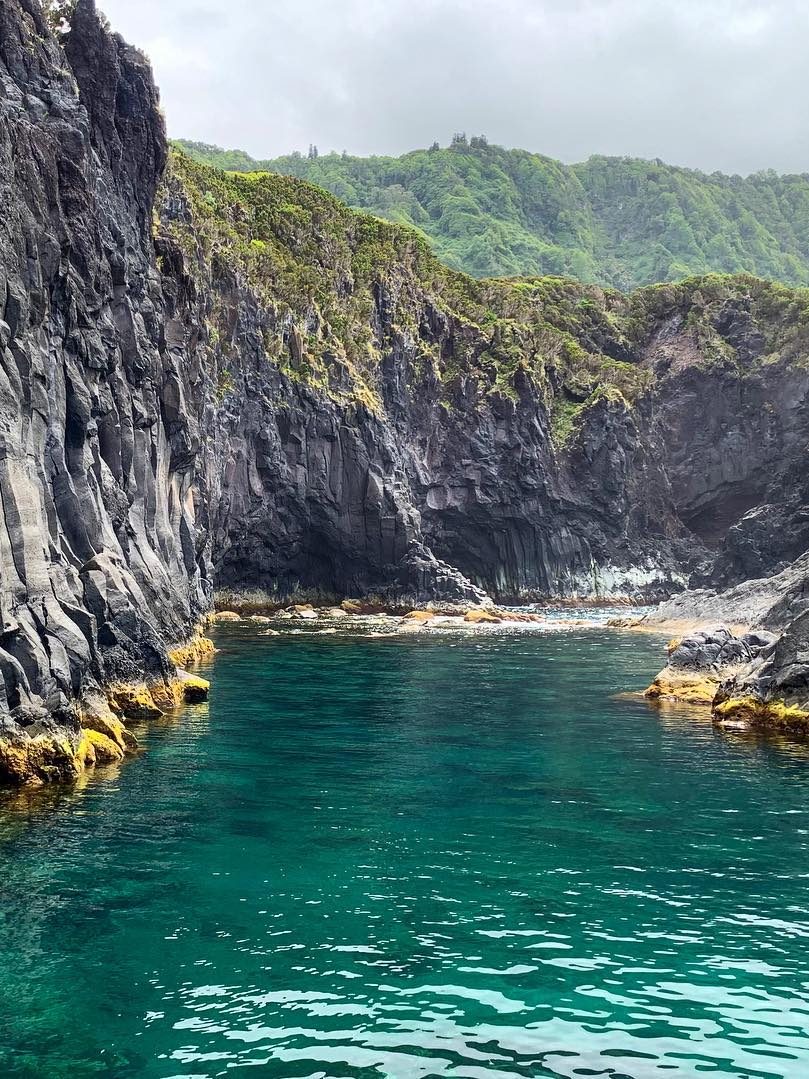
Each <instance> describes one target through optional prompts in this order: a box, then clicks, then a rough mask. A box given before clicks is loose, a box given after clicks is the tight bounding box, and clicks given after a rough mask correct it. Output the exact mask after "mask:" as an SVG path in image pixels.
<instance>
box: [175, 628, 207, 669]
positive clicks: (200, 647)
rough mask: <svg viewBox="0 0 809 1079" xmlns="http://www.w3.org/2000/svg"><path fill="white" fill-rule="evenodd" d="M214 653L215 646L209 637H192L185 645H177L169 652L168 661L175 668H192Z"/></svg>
mask: <svg viewBox="0 0 809 1079" xmlns="http://www.w3.org/2000/svg"><path fill="white" fill-rule="evenodd" d="M215 652H216V645H215V644H214V643H213V641H212V640H211V639H210V637H203V636H201V635H200V636H197V637H192V638H191V640H190V641H188V642H187V643H186V644H182V645H178V646H177V647H176V648H172V649H171V650H170V652H169V659H170V661H171V662H172V663H173V664H174V666H175V667H183V668H185V667H193V666H194V665H196V664H197V663H200V662H201V661H202V660H203V659H209V658H210V657H211V656H212V655H213V654H214V653H215Z"/></svg>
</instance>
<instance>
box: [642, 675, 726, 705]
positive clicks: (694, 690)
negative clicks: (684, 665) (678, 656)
mask: <svg viewBox="0 0 809 1079" xmlns="http://www.w3.org/2000/svg"><path fill="white" fill-rule="evenodd" d="M718 689H719V678H718V677H713V676H712V675H710V674H706V672H705V671H687V670H683V671H677V670H672V669H671V668H670V667H667V668H666V669H665V670H663V671H661V672H660V674H659V675H658V676H657V678H655V680H654V682H652V684H651V685H650V686H649V688H648V689H647V690H646V694H645V696H646V697H647V698H648V699H649V700H653V701H654V700H666V701H682V702H683V704H713V700H714V697H715V696H716V691H717V690H718Z"/></svg>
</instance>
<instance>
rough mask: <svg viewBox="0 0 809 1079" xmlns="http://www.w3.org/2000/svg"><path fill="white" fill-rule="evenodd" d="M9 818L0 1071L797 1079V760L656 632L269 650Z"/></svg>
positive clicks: (808, 784)
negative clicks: (89, 771)
mask: <svg viewBox="0 0 809 1079" xmlns="http://www.w3.org/2000/svg"><path fill="white" fill-rule="evenodd" d="M218 643H219V645H220V647H221V649H222V651H221V652H220V654H219V656H218V657H217V658H216V660H215V661H214V666H213V672H212V677H213V678H214V690H213V693H212V697H211V700H210V702H209V703H208V704H206V705H200V706H196V707H192V708H189V709H187V710H186V711H185V712H184V713H183V715H182V716H181V717H179V718H178V719H172V720H166V721H162V722H161V723H159V724H154V725H152V727H151V728H149V730H148V731H147V732H145V733H144V736H143V741H144V745H145V752H144V754H143V755H142V756H141V757H140V758H139V759H137V760H133V761H130V762H127V763H126V764H125V765H123V766H121V767H119V768H117V769H107V770H105V771H103V772H98V773H97V774H95V775H93V776H90V777H88V778H87V779H86V781H84V782H83V783H82V784H80V785H79V786H77V787H75V788H61V789H52V790H46V791H44V792H39V793H33V794H32V793H25V794H22V795H14V796H11V795H6V796H5V797H4V798H3V799H2V800H0V1076H2V1077H3V1079H6V1077H15V1079H17V1077H24V1079H41V1077H42V1079H44V1077H47V1079H84V1077H85V1076H107V1077H115V1079H170V1077H180V1076H182V1077H183V1079H211V1077H215V1076H229V1075H232V1074H234V1072H235V1073H239V1070H240V1069H246V1071H245V1074H246V1075H256V1076H272V1077H275V1076H278V1077H297V1076H300V1077H308V1079H315V1077H358V1076H367V1077H380V1076H386V1077H393V1079H416V1077H422V1076H457V1077H461V1076H463V1077H469V1079H512V1077H517V1076H532V1077H539V1076H564V1077H574V1076H609V1077H611V1079H625V1077H629V1079H651V1077H659V1079H668V1077H671V1079H693V1077H698V1076H703V1075H704V1076H722V1077H726V1076H734V1077H768V1079H770V1077H773V1079H785V1077H789V1079H806V1077H807V1076H809V751H808V750H807V747H806V746H804V745H801V744H799V743H790V742H787V741H779V740H775V739H773V740H766V739H754V738H750V737H747V738H745V737H741V736H739V735H723V734H721V733H718V732H716V731H714V730H713V729H712V727H711V724H710V722H709V721H707V720H706V719H705V718H704V717H703V716H700V715H699V714H695V713H690V712H687V711H680V710H677V709H671V710H669V711H667V712H657V711H654V710H653V709H651V708H650V707H649V706H647V705H646V704H645V703H644V702H643V701H641V700H626V699H622V700H616V699H614V695H615V694H616V693H620V692H621V691H626V690H631V689H636V688H639V687H642V686H643V685H644V684H645V683H647V682H648V680H649V679H650V678H651V676H652V675H653V674H654V673H655V671H656V670H657V669H658V668H659V666H660V662H661V642H660V640H659V639H657V638H654V637H649V636H642V635H634V634H629V633H624V634H622V633H617V632H612V631H608V630H598V629H595V630H570V631H568V632H564V633H555V634H549V635H536V634H513V635H509V634H497V633H491V634H467V635H453V634H451V633H450V634H447V635H427V634H423V635H413V636H408V637H403V638H402V637H395V638H389V637H379V638H367V637H366V638H362V637H345V636H342V635H339V634H338V635H330V636H325V635H307V634H301V635H289V636H283V637H262V636H260V635H258V633H257V632H256V630H255V629H254V628H251V627H248V626H247V625H237V626H235V627H232V628H231V627H228V628H224V627H223V628H222V629H221V630H219V632H218Z"/></svg>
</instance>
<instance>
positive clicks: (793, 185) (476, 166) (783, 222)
mask: <svg viewBox="0 0 809 1079" xmlns="http://www.w3.org/2000/svg"><path fill="white" fill-rule="evenodd" d="M180 145H181V146H182V147H183V149H184V150H185V151H186V152H187V153H189V154H190V155H191V156H193V157H194V158H196V159H197V160H199V161H202V162H205V163H206V164H209V165H214V166H216V167H217V168H221V169H226V170H236V171H240V172H254V171H270V172H276V173H282V174H284V175H288V176H296V177H299V178H301V179H305V180H309V181H311V182H312V183H315V184H318V185H319V186H320V187H323V188H325V189H326V190H328V191H330V192H332V194H334V195H336V196H337V197H338V198H339V199H341V200H342V201H343V202H345V203H347V204H348V205H349V206H352V207H355V208H358V209H363V210H367V211H369V212H370V213H372V214H375V215H376V216H377V217H382V218H385V219H386V220H388V221H393V222H398V223H400V224H406V225H410V226H412V227H415V228H417V229H419V230H420V231H421V232H422V233H423V234H424V235H425V236H426V237H428V238H429V240H430V242H431V244H432V245H433V248H434V250H435V251H436V253H437V254H438V255H439V257H440V258H441V259H442V260H443V261H444V262H446V264H447V265H449V266H452V267H454V268H455V269H458V270H463V271H465V272H466V273H470V274H472V275H473V276H475V277H492V276H514V275H528V276H540V275H546V274H563V275H567V276H571V277H576V278H578V279H579V280H580V281H584V282H588V283H598V284H602V285H608V286H612V287H615V288H620V289H624V290H626V289H630V288H634V287H637V286H638V285H644V284H651V283H653V282H660V281H675V280H679V279H681V278H683V277H687V276H689V275H694V274H706V273H711V272H716V273H750V274H756V275H758V276H760V277H768V278H772V279H774V280H778V281H783V282H785V283H788V284H796V285H806V284H809V176H807V175H800V176H779V175H778V174H776V173H774V172H764V173H758V174H756V175H754V176H749V177H741V176H724V175H721V174H719V173H712V174H711V175H706V174H705V173H701V172H697V171H695V170H692V169H683V168H675V167H673V166H671V165H665V164H663V163H662V162H660V161H640V160H634V159H630V158H614V157H593V158H590V160H589V161H586V162H584V163H583V164H580V165H563V164H561V163H560V162H558V161H554V160H552V159H551V158H547V157H542V156H541V155H539V154H530V153H527V152H526V151H524V150H505V149H503V148H502V147H499V146H491V145H489V144H488V143H487V142H486V140H485V139H483V138H480V137H479V138H475V139H472V140H466V139H465V138H463V137H456V138H455V139H454V140H453V144H452V145H451V146H450V147H449V148H446V149H440V148H437V147H434V148H433V149H430V150H417V151H414V152H413V153H409V154H405V155H404V156H402V157H399V158H389V157H369V158H362V157H350V156H348V155H345V154H320V155H317V154H316V153H312V154H311V156H308V157H304V156H303V155H301V154H292V155H289V156H287V157H281V158H277V159H275V160H272V161H256V160H254V159H253V158H251V157H250V156H249V155H248V154H245V153H243V152H242V151H238V150H229V151H225V150H221V149H219V148H218V147H215V146H208V145H206V144H203V143H192V142H181V143H180Z"/></svg>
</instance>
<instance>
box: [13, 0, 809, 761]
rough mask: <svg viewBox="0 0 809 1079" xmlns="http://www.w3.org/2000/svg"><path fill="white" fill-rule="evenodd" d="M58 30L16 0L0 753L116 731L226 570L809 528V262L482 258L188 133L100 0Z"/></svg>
mask: <svg viewBox="0 0 809 1079" xmlns="http://www.w3.org/2000/svg"><path fill="white" fill-rule="evenodd" d="M63 31H64V32H60V33H57V34H55V33H54V32H52V30H51V28H50V26H49V20H48V19H47V18H46V17H45V15H44V14H43V11H42V9H41V8H40V6H39V3H38V0H0V84H2V98H1V99H0V164H1V165H2V167H1V168H0V187H1V188H2V200H3V201H2V204H3V207H4V214H3V221H2V228H0V618H2V627H1V632H0V675H2V678H0V773H2V774H4V775H5V776H6V777H11V778H13V779H18V780H19V779H28V778H32V777H39V778H50V777H53V776H58V775H65V774H70V773H71V771H72V770H75V769H76V768H79V767H81V765H82V763H83V761H84V760H85V759H86V758H88V757H89V756H91V755H92V754H91V750H90V747H89V745H88V739H89V742H96V743H98V742H99V739H98V737H97V735H98V734H101V735H103V736H104V737H109V738H111V739H112V741H114V742H116V744H120V745H121V746H124V747H125V743H126V737H125V733H124V732H123V731H122V730H121V729H119V727H117V726H116V723H118V724H119V725H120V723H121V717H123V719H124V720H125V719H126V718H127V716H128V715H130V714H131V715H137V714H148V713H149V712H150V711H152V712H153V711H154V710H155V709H159V707H160V706H161V705H165V706H168V705H170V703H171V702H172V700H174V699H176V695H177V688H176V687H177V684H178V683H177V676H176V667H175V662H176V661H177V656H178V655H180V654H181V653H179V652H177V651H176V650H177V647H178V646H179V645H182V644H184V643H185V642H187V641H188V640H189V639H190V638H193V636H194V633H195V630H196V627H197V625H198V623H199V620H200V618H201V617H202V616H203V615H204V614H205V612H206V611H207V610H209V609H210V606H211V604H212V600H213V594H214V589H215V588H217V587H218V588H223V589H250V590H258V591H261V592H264V593H266V594H267V595H268V596H270V597H273V596H274V597H278V598H279V599H280V598H283V597H286V596H290V595H292V594H294V593H297V592H301V591H310V592H319V593H322V594H324V595H326V594H330V595H370V594H375V595H379V596H381V597H383V598H385V599H387V600H388V601H390V602H393V601H396V602H406V601H415V600H430V599H435V600H441V599H446V600H452V601H463V602H465V603H468V604H478V603H481V602H483V601H485V599H486V596H487V595H488V596H492V597H494V598H497V599H499V600H508V599H513V598H533V597H540V596H559V595H580V596H588V597H589V596H597V597H609V596H615V595H647V596H660V595H666V594H669V593H671V592H674V591H677V590H678V589H680V588H682V587H683V585H684V584H685V583H686V581H687V579H688V578H689V576H691V575H693V576H694V579H695V580H696V581H700V582H703V583H714V582H719V583H721V584H731V583H734V582H736V581H740V580H743V579H745V578H746V577H748V576H750V575H751V574H754V573H755V574H758V575H762V574H767V573H773V572H775V571H777V570H779V569H782V568H783V566H784V565H785V564H786V563H787V562H788V561H789V560H790V559H793V558H795V557H796V556H797V555H798V554H800V553H801V552H802V550H803V549H804V547H805V545H806V542H807V538H809V535H808V534H807V527H809V526H807V524H806V521H807V519H809V517H807V510H806V508H805V505H806V503H805V501H804V485H805V478H804V476H803V469H802V468H801V463H800V462H801V454H802V452H803V448H804V447H805V444H806V436H807V429H806V428H807V420H806V415H807V412H806V409H805V407H804V402H805V397H806V393H807V391H808V390H809V371H807V366H806V352H807V346H806V342H807V328H808V327H809V304H807V301H806V299H805V296H804V294H803V293H800V292H792V291H790V290H788V289H785V288H781V287H779V286H777V285H772V284H767V283H765V282H760V281H757V280H755V279H753V278H722V277H708V278H701V279H695V280H693V281H689V282H685V283H683V284H682V285H666V286H660V287H654V288H650V289H646V290H641V291H640V292H638V293H635V294H633V295H631V296H623V295H621V294H619V293H616V292H604V291H602V290H600V289H598V288H594V287H585V286H581V285H578V284H576V283H574V282H570V281H565V280H562V279H557V278H550V279H536V280H528V281H490V282H477V281H472V280H470V279H468V278H466V277H464V276H463V275H460V274H457V273H454V272H452V271H449V270H447V269H446V268H445V267H443V266H442V265H441V264H440V263H439V262H438V261H437V260H436V259H435V258H434V257H433V256H432V254H431V252H430V251H429V248H428V247H427V245H426V243H425V241H424V240H423V238H422V237H421V236H420V235H419V234H417V233H415V232H413V231H411V230H407V229H402V228H397V227H396V226H393V225H390V224H386V223H384V222H381V221H378V220H376V219H374V218H371V217H367V216H364V215H361V214H358V213H354V212H352V211H350V210H348V209H347V208H345V207H344V206H342V205H341V204H340V203H338V202H337V201H336V200H334V199H333V198H331V196H328V195H327V194H325V193H324V192H321V191H320V190H318V189H317V188H314V187H311V186H310V185H308V184H305V183H303V182H300V181H295V180H291V179H288V178H284V177H274V176H266V177H262V176H258V177H240V176H225V175H223V174H221V173H217V172H215V171H213V170H210V169H207V168H205V167H204V166H201V165H197V164H194V163H193V162H191V161H190V160H188V159H186V158H183V157H182V155H177V154H175V155H172V156H171V157H170V156H169V155H168V153H167V144H166V139H165V132H164V126H163V121H162V119H161V115H160V111H159V108H158V98H157V93H156V90H155V87H154V84H153V81H152V76H151V72H150V70H149V66H148V63H147V61H146V60H145V58H144V57H143V56H142V55H141V54H140V53H138V52H137V51H135V50H133V49H132V48H130V47H129V46H128V45H127V44H126V43H125V42H123V41H122V40H121V39H120V38H119V37H117V36H115V35H113V34H112V33H111V32H110V31H109V30H108V29H107V27H106V26H105V25H104V23H103V20H101V19H100V18H99V16H98V15H97V14H96V12H95V9H94V6H93V3H92V0H78V3H77V5H76V7H75V10H74V11H73V12H72V14H71V15H70V18H69V30H66V28H63ZM785 484H789V485H790V495H789V497H788V498H785V497H784V496H783V493H782V491H783V486H784V485H785ZM771 517H772V518H773V519H774V520H776V521H777V523H778V527H777V529H776V530H775V535H776V537H777V538H775V539H774V535H773V532H772V529H771V528H770V527H769V525H768V521H769V520H770V518H771ZM182 654H185V653H182ZM144 683H145V684H144ZM110 709H112V711H110ZM102 728H103V729H102ZM87 731H92V732H94V733H93V736H92V737H89V736H88V735H87ZM95 748H96V749H97V748H98V746H96V747H95ZM107 748H109V747H107Z"/></svg>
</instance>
